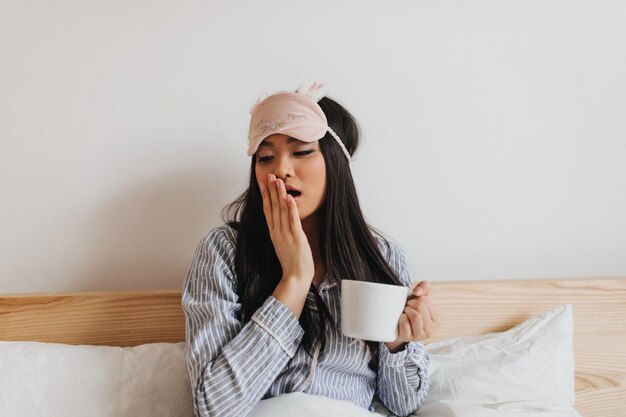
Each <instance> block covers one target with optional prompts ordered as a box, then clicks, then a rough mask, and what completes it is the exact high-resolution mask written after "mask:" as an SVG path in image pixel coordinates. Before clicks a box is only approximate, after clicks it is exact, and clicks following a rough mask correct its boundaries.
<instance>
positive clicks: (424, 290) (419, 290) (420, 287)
mask: <svg viewBox="0 0 626 417" xmlns="http://www.w3.org/2000/svg"><path fill="white" fill-rule="evenodd" d="M429 293H430V288H429V286H428V282H426V281H420V283H419V284H417V285H416V286H415V288H413V294H415V295H416V296H418V297H419V296H423V295H428V294H429Z"/></svg>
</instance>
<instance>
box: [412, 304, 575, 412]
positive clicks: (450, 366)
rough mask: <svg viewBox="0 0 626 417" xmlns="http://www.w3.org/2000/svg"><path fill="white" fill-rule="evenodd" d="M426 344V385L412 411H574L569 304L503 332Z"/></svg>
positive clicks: (571, 331) (571, 330)
mask: <svg viewBox="0 0 626 417" xmlns="http://www.w3.org/2000/svg"><path fill="white" fill-rule="evenodd" d="M426 350H427V351H428V353H429V354H430V358H431V363H430V389H429V392H428V396H427V398H426V401H425V403H424V405H422V407H421V408H420V410H419V412H418V414H417V415H420V416H422V415H439V416H441V415H445V416H457V415H459V416H460V415H469V414H459V413H460V411H454V410H455V409H458V410H462V409H465V410H468V409H470V408H471V409H473V410H474V411H473V412H472V413H470V414H471V415H483V414H484V415H490V416H491V415H493V416H495V415H500V414H497V413H496V411H498V410H500V411H502V412H503V413H502V414H501V415H503V416H506V415H507V412H508V413H509V415H510V412H513V411H517V412H520V413H524V412H528V413H541V412H546V413H551V414H549V415H568V416H569V415H571V416H578V415H579V414H578V413H577V412H576V411H575V410H574V409H573V405H574V399H575V387H574V352H573V317H572V306H571V305H570V304H565V305H561V306H559V307H557V308H554V309H552V310H549V311H547V312H545V313H543V314H542V315H540V316H537V317H535V318H531V319H529V320H526V321H525V322H523V323H521V324H519V325H517V326H515V327H513V328H511V329H509V330H507V331H505V332H500V333H489V334H483V335H477V336H466V337H458V338H454V339H447V340H442V341H439V342H433V343H429V344H428V345H426ZM479 409H482V410H483V411H484V413H483V414H480V413H479V411H478V410H479ZM430 411H432V414H429V412H430ZM516 415H517V414H516ZM532 415H535V414H532ZM536 415H543V414H536Z"/></svg>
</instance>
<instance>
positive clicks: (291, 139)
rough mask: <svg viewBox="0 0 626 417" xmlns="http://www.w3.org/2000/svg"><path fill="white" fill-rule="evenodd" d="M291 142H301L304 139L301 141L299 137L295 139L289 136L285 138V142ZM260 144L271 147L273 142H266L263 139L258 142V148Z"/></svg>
mask: <svg viewBox="0 0 626 417" xmlns="http://www.w3.org/2000/svg"><path fill="white" fill-rule="evenodd" d="M293 142H301V143H306V142H304V141H302V140H300V139H296V138H289V139H287V144H290V143H293ZM261 146H269V147H270V148H273V147H274V144H273V143H272V142H266V141H265V140H264V141H263V142H261V143H260V144H259V148H260V147H261Z"/></svg>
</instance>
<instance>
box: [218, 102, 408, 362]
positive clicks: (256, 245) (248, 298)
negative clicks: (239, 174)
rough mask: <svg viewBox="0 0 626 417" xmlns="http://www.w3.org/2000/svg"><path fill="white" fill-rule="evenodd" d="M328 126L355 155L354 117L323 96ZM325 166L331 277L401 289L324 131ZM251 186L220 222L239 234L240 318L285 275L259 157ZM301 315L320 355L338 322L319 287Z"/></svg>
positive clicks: (323, 233) (323, 237) (325, 247)
mask: <svg viewBox="0 0 626 417" xmlns="http://www.w3.org/2000/svg"><path fill="white" fill-rule="evenodd" d="M318 104H319V106H320V107H321V108H322V111H323V112H324V114H325V115H326V118H327V120H328V125H329V126H330V127H331V128H332V129H333V130H334V131H335V133H337V135H338V136H339V137H340V138H341V140H342V142H343V144H344V146H345V147H346V149H347V150H348V152H349V153H350V155H353V154H354V152H355V151H356V150H357V148H358V145H359V139H360V132H359V126H358V124H357V122H356V120H355V118H354V117H353V116H352V115H351V114H350V113H349V112H348V111H347V110H346V109H345V108H344V107H343V106H341V105H340V104H339V103H337V102H336V101H334V100H332V99H330V98H328V97H323V98H322V99H321V100H320V101H318ZM319 145H320V149H321V152H322V155H323V156H324V160H325V162H326V178H327V179H328V180H327V184H326V196H325V199H324V202H323V203H322V205H321V206H320V208H319V209H318V210H319V215H320V235H319V236H320V252H321V256H322V259H323V261H324V264H325V265H326V271H327V273H328V276H330V277H335V278H337V279H353V280H359V281H370V282H379V283H385V284H394V285H402V283H401V280H400V278H399V277H398V275H397V274H396V272H395V271H394V270H393V268H391V267H390V266H389V264H388V263H387V261H386V259H385V258H384V256H383V255H382V253H381V251H380V249H379V247H378V244H377V241H376V238H375V237H374V235H373V233H375V234H377V235H378V236H380V237H382V238H383V239H384V240H387V239H385V238H384V236H383V234H382V232H380V231H378V230H377V229H375V228H374V227H373V226H370V225H368V224H367V223H366V222H365V219H364V217H363V213H362V212H361V207H360V205H359V199H358V196H357V192H356V187H355V185H354V180H353V178H352V172H351V171H350V166H349V163H348V160H347V158H346V156H345V154H344V153H343V151H342V150H341V148H340V146H339V145H338V144H337V142H336V141H335V139H334V138H333V137H332V136H331V135H330V133H328V132H327V133H326V135H325V136H324V137H323V138H322V139H320V141H319ZM250 164H251V165H250V185H249V186H248V189H247V190H246V191H245V192H244V193H243V194H241V195H240V196H239V197H238V198H237V199H236V200H235V201H233V202H232V203H230V204H228V205H227V206H226V207H224V209H223V210H222V219H223V220H224V222H225V223H227V224H228V225H229V226H230V227H232V228H234V229H235V230H237V247H236V254H235V273H236V275H237V289H236V291H237V293H238V295H239V297H240V302H241V304H242V306H243V308H242V311H241V319H242V320H243V321H244V322H247V321H248V320H250V318H251V316H252V314H253V313H254V312H255V311H256V310H257V309H258V308H259V307H260V306H261V305H262V304H263V302H264V301H265V300H266V299H267V297H269V296H270V295H271V294H272V293H273V292H274V289H275V288H276V286H277V285H278V283H279V281H280V279H281V277H282V268H281V265H280V262H279V260H278V257H277V256H276V252H275V251H274V245H273V243H272V240H271V238H270V235H269V230H268V226H267V222H266V219H265V215H264V213H263V200H262V197H261V192H260V190H259V185H258V183H257V180H256V174H255V165H256V154H255V155H253V156H252V159H251V161H250ZM311 293H312V294H313V297H311V294H309V296H307V299H306V302H305V307H304V309H303V311H302V314H301V316H300V325H301V326H302V328H303V329H304V336H303V340H302V343H303V346H304V348H305V350H306V352H307V353H308V354H309V355H312V351H313V348H314V347H315V346H316V343H319V348H320V355H323V353H324V348H325V346H326V330H327V328H328V327H329V326H332V327H334V326H335V322H334V319H333V318H332V317H331V315H330V313H329V311H328V308H327V307H326V305H325V304H324V302H323V300H322V299H321V297H320V295H319V293H318V292H317V289H316V288H315V286H314V285H313V284H311ZM367 345H368V347H369V348H370V352H371V353H372V361H370V366H371V367H372V368H373V369H376V368H377V359H378V358H377V356H378V350H377V348H378V343H376V342H367Z"/></svg>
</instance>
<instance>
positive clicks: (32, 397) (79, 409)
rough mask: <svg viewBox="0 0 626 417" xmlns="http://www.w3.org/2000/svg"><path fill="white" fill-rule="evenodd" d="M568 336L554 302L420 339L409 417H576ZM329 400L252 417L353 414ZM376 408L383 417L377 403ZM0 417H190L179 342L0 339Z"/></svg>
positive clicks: (278, 400) (280, 403) (301, 401)
mask: <svg viewBox="0 0 626 417" xmlns="http://www.w3.org/2000/svg"><path fill="white" fill-rule="evenodd" d="M572 336H573V325H572V307H571V305H563V306H560V307H558V308H555V309H553V310H550V311H548V312H546V313H544V314H542V315H541V316H538V317H536V318H532V319H529V320H527V321H525V322H524V323H522V324H520V325H518V326H516V327H514V328H512V329H509V330H508V331H505V332H502V333H490V334H485V335H479V336H466V337H460V338H454V339H447V340H442V341H439V342H434V343H429V344H428V345H426V350H427V351H428V352H429V354H430V358H431V364H430V381H431V382H430V390H429V393H428V397H427V398H426V402H425V403H424V405H422V407H421V408H420V409H419V410H418V411H417V413H416V414H415V416H420V417H427V416H428V417H431V416H432V417H466V416H467V417H483V416H485V417H509V416H516V417H522V416H523V417H531V416H532V417H535V416H536V417H544V416H545V417H548V416H549V417H556V416H563V417H564V416H572V417H580V415H579V414H578V413H577V412H576V411H575V410H574V409H573V407H572V405H573V403H574V360H573V347H572ZM335 401H336V400H331V399H324V398H320V397H316V396H307V395H306V394H287V395H285V396H279V397H275V398H272V399H269V400H264V401H262V402H261V403H260V404H259V405H258V406H257V407H256V408H255V410H254V412H253V415H255V413H256V415H258V416H261V415H264V414H265V415H272V411H275V412H281V413H283V414H284V415H289V412H291V411H289V410H292V411H293V412H294V413H295V414H294V415H298V416H301V417H305V416H311V415H316V414H311V412H307V410H309V411H310V410H317V411H319V410H320V406H321V408H322V409H323V410H325V411H326V415H352V414H351V413H354V415H358V414H359V412H360V409H358V410H357V409H356V408H355V407H356V406H352V404H351V403H350V404H348V403H345V402H335ZM333 402H334V403H333ZM307 404H308V405H309V408H307ZM316 405H317V406H318V407H317V408H316ZM317 411H316V412H317ZM363 411H365V410H363ZM376 412H377V413H379V414H381V415H391V414H390V413H388V411H387V410H386V409H385V408H384V407H383V406H382V405H381V404H380V403H377V404H376ZM0 416H11V417H30V416H37V417H57V416H58V417H74V416H76V417H79V416H80V417H84V416H90V417H122V416H132V417H142V416H146V417H147V416H150V417H153V416H154V417H158V416H164V417H166V416H167V417H187V416H188V417H192V416H193V408H192V404H191V395H190V392H189V385H188V382H187V370H186V364H185V345H184V343H175V344H174V343H153V344H146V345H141V346H136V347H133V348H119V347H110V346H86V345H63V344H54V343H37V342H1V341H0Z"/></svg>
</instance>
